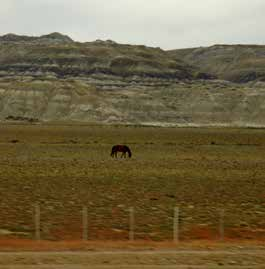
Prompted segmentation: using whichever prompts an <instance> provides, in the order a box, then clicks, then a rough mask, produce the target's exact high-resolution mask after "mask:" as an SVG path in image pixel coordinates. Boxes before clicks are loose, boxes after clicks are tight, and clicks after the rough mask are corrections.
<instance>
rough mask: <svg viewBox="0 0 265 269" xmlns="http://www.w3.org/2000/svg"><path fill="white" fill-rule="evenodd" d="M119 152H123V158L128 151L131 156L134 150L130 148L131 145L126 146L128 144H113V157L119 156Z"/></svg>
mask: <svg viewBox="0 0 265 269" xmlns="http://www.w3.org/2000/svg"><path fill="white" fill-rule="evenodd" d="M118 152H122V154H121V158H122V157H124V158H126V153H128V156H129V158H131V157H132V152H131V150H130V149H129V147H128V146H126V145H115V146H113V147H112V149H111V154H110V156H111V157H116V158H117V153H118Z"/></svg>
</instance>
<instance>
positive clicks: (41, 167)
mask: <svg viewBox="0 0 265 269" xmlns="http://www.w3.org/2000/svg"><path fill="white" fill-rule="evenodd" d="M118 143H124V144H127V145H129V146H130V148H131V150H132V153H133V156H132V158H131V159H112V158H111V157H110V150H111V146H112V145H113V144H118ZM0 152H1V154H0V193H1V198H0V212H1V216H0V238H2V239H3V240H4V239H6V238H14V237H15V238H24V239H30V238H33V236H34V225H33V206H34V204H35V203H39V204H40V207H41V229H42V231H41V236H42V238H43V239H48V240H73V239H75V240H78V239H80V238H81V237H82V215H81V211H82V206H84V205H85V206H87V207H88V214H89V223H88V225H89V234H88V236H89V239H91V240H100V239H104V240H105V239H108V240H125V239H127V238H128V214H129V212H128V209H129V207H131V206H133V207H134V208H135V229H136V230H135V237H136V239H148V240H157V241H160V240H161V241H162V240H170V239H171V238H172V223H173V208H174V207H175V206H179V208H180V238H181V239H182V240H190V239H207V240H209V239H210V240H212V239H213V240H214V239H218V223H219V211H220V210H221V209H224V210H225V219H224V222H225V237H226V239H255V240H257V239H258V240H265V176H264V170H265V130H263V129H222V128H219V129H200V128H193V129H191V128H190V129H189V128H183V129H177V128H153V127H133V126H131V127H126V126H124V127H120V126H82V125H69V126H63V125H52V124H50V125H4V124H2V125H1V127H0Z"/></svg>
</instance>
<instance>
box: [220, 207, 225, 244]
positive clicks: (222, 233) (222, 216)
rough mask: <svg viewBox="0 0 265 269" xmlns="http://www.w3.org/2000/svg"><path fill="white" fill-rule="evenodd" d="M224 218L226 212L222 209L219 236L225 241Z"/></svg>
mask: <svg viewBox="0 0 265 269" xmlns="http://www.w3.org/2000/svg"><path fill="white" fill-rule="evenodd" d="M224 216H225V210H224V209H221V210H220V215H219V217H220V218H219V236H220V240H221V241H224V237H225V227H224Z"/></svg>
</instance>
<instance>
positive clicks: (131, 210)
mask: <svg viewBox="0 0 265 269" xmlns="http://www.w3.org/2000/svg"><path fill="white" fill-rule="evenodd" d="M129 222H130V224H129V240H130V241H134V224H135V219H134V208H133V207H130V208H129Z"/></svg>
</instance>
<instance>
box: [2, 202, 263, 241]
mask: <svg viewBox="0 0 265 269" xmlns="http://www.w3.org/2000/svg"><path fill="white" fill-rule="evenodd" d="M68 205H69V204H68ZM30 207H31V209H28V210H27V212H26V213H25V212H24V211H22V210H20V211H21V212H20V214H19V210H16V209H15V208H13V211H12V212H10V211H7V212H8V214H7V212H2V218H1V216H0V239H1V238H2V235H3V233H1V232H5V231H6V230H7V229H8V230H10V234H9V233H8V232H7V233H6V234H5V233H4V235H7V236H9V235H11V236H13V237H26V238H30V239H34V240H36V241H40V240H58V241H60V240H68V239H71V240H80V239H81V240H84V241H87V240H98V239H99V240H100V239H103V240H105V239H106V240H108V239H111V240H129V241H131V242H132V241H135V240H141V239H153V240H158V241H163V240H167V241H168V240H171V241H173V242H174V243H176V244H177V243H179V242H180V241H184V240H190V239H210V240H212V239H213V240H220V241H224V240H226V239H229V238H231V231H233V234H232V237H234V238H235V239H236V238H244V237H245V239H263V240H265V214H264V215H262V214H261V212H259V211H257V212H256V213H259V215H256V218H253V215H254V213H255V212H253V214H252V219H249V223H247V221H242V219H238V217H237V216H238V212H237V213H236V214H235V216H234V217H233V218H232V217H231V216H233V212H231V211H229V210H228V209H224V208H221V209H215V210H212V211H211V212H209V211H207V210H205V209H204V211H203V213H202V212H200V209H199V208H192V209H191V207H190V208H189V210H187V208H185V207H181V206H175V207H170V208H168V210H167V211H161V210H159V209H158V207H151V208H150V210H147V209H146V207H139V206H135V207H132V206H131V207H129V206H128V207H126V206H125V205H119V206H116V207H112V206H111V205H109V206H108V207H107V206H105V207H103V206H102V207H97V206H95V205H93V206H91V205H84V206H82V205H75V206H74V207H68V206H67V205H66V204H62V205H60V206H57V207H56V206H55V205H53V206H47V205H45V204H41V203H36V204H35V205H34V206H32V205H31V206H30ZM23 208H25V206H24V205H23ZM9 210H10V209H9ZM205 212H206V213H207V214H206V213H205ZM12 213H13V214H12ZM4 215H5V216H6V218H5V219H4V218H3V216H4ZM231 219H232V220H231ZM263 219H264V221H263ZM3 227H5V228H6V230H4V229H2V228H3ZM13 231H14V232H13Z"/></svg>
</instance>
